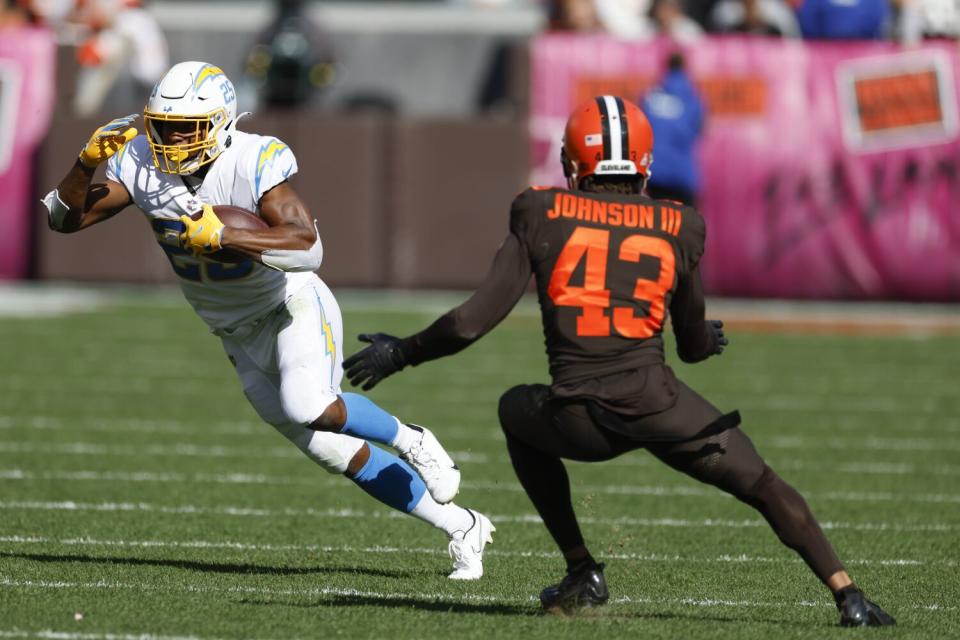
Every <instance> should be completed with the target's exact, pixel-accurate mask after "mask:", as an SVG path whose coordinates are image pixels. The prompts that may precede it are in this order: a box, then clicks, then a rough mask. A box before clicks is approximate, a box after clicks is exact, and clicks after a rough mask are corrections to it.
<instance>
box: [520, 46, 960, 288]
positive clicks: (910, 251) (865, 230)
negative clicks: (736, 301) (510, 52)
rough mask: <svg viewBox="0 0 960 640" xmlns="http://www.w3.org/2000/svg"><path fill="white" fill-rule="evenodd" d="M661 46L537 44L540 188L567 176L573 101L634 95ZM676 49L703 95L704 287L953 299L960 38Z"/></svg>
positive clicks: (957, 259)
mask: <svg viewBox="0 0 960 640" xmlns="http://www.w3.org/2000/svg"><path fill="white" fill-rule="evenodd" d="M670 51H671V45H669V44H668V43H666V42H648V43H632V42H625V41H621V40H614V39H610V38H606V37H603V36H586V37H584V36H573V35H560V34H558V35H547V36H543V37H541V38H539V39H538V40H537V41H536V42H535V43H534V46H533V53H532V66H533V69H532V73H533V96H532V120H531V135H532V144H533V158H534V169H533V176H532V179H533V182H534V184H563V178H562V175H561V172H560V163H559V157H560V146H559V145H560V140H561V137H562V135H563V123H564V120H565V118H566V116H567V115H568V113H569V112H570V110H571V108H572V107H573V106H574V105H575V104H577V103H578V102H579V101H581V100H583V99H587V98H589V97H591V96H593V95H598V94H601V93H617V94H620V95H623V96H624V97H627V98H630V99H632V100H634V101H639V99H640V96H641V95H642V94H643V92H644V91H645V89H646V88H647V87H649V86H651V85H652V84H654V83H655V82H656V81H657V80H658V79H659V77H660V75H661V73H662V70H663V69H664V67H665V60H666V57H667V55H668V54H669V52H670ZM684 54H685V57H686V61H687V69H688V71H689V73H690V75H691V77H692V78H693V80H694V81H695V83H696V84H697V86H698V87H699V89H700V92H701V94H702V96H703V98H704V102H705V103H706V105H707V126H706V131H705V133H704V136H703V139H702V142H701V145H700V149H699V157H700V163H701V167H702V169H703V176H704V180H703V193H702V194H701V198H700V207H701V209H702V211H703V213H704V216H705V218H706V220H707V229H708V233H707V252H706V255H705V258H704V264H703V272H704V279H705V282H706V285H707V287H708V290H709V291H710V292H711V293H713V294H720V295H738V296H778V297H801V298H861V299H865V298H897V299H913V300H939V301H956V300H960V215H958V214H957V212H956V208H957V206H958V203H960V139H958V118H957V110H958V109H957V105H958V93H957V87H958V86H960V78H958V73H960V70H958V64H957V55H956V45H951V44H948V43H928V44H925V45H923V46H922V47H921V48H918V49H910V50H904V49H900V48H898V47H897V46H895V45H893V44H890V43H882V42H869V43H868V42H859V43H846V44H830V43H804V42H796V41H781V40H773V39H765V38H738V37H730V38H728V37H723V38H714V39H708V40H705V41H701V42H698V43H697V44H696V45H693V46H690V47H689V48H687V49H686V50H685V51H684ZM654 134H656V132H654ZM656 170H657V164H656V158H654V163H653V171H654V173H656Z"/></svg>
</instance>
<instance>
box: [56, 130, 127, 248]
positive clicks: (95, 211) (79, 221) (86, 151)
mask: <svg viewBox="0 0 960 640" xmlns="http://www.w3.org/2000/svg"><path fill="white" fill-rule="evenodd" d="M136 118H137V116H136V114H133V115H129V116H126V117H124V118H117V119H116V120H113V121H111V122H109V123H107V124H106V125H104V126H102V127H100V128H99V129H97V130H96V131H95V132H94V133H93V135H92V136H91V137H90V140H89V141H88V142H87V144H86V145H85V146H84V148H83V149H82V150H81V151H80V156H79V157H78V158H77V160H76V162H74V163H73V167H71V168H70V171H69V172H67V175H66V176H64V178H63V180H61V181H60V184H58V185H57V188H56V189H54V190H53V191H51V192H50V193H48V194H47V195H46V196H45V197H44V198H43V204H44V205H46V207H47V212H48V218H47V224H48V225H49V226H50V228H51V229H53V230H54V231H59V232H61V233H73V232H75V231H80V230H81V229H86V228H87V227H89V226H91V225H94V224H97V223H98V222H103V221H104V220H106V219H107V218H110V217H112V216H114V215H116V214H117V213H119V212H120V211H121V210H123V209H124V208H125V207H126V206H127V205H129V204H130V203H131V198H130V194H129V193H127V190H126V188H124V186H123V185H122V184H120V183H119V182H116V181H114V180H106V181H105V182H99V183H93V176H94V174H95V173H96V171H97V167H98V166H100V164H102V163H103V162H105V161H106V160H108V159H109V158H110V156H112V155H113V154H114V153H116V152H117V151H119V150H120V148H121V147H123V145H125V144H126V143H127V142H129V141H130V140H132V139H133V138H134V137H135V136H136V135H137V130H136V129H135V128H134V127H132V126H131V124H132V123H133V121H134V120H135V119H136Z"/></svg>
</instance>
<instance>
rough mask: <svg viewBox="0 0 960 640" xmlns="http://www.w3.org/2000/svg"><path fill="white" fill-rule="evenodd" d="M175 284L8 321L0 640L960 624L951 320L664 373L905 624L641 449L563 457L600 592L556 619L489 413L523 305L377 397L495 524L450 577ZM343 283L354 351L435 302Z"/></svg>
mask: <svg viewBox="0 0 960 640" xmlns="http://www.w3.org/2000/svg"><path fill="white" fill-rule="evenodd" d="M172 295H173V294H171V297H167V296H159V297H143V296H139V297H137V296H133V297H127V298H123V299H121V300H120V301H119V302H116V303H114V304H111V305H110V306H107V307H106V308H103V309H101V310H97V311H92V312H85V313H77V314H74V315H66V316H53V317H22V318H10V317H8V318H0V353H2V358H0V380H2V384H0V639H2V638H21V637H23V638H58V639H62V640H70V639H81V640H99V639H104V640H109V639H114V640H119V639H123V638H147V637H168V638H169V637H177V638H182V637H196V638H239V637H243V638H332V637H343V638H363V637H378V638H384V637H391V638H424V637H445V638H461V637H463V638H465V637H472V638H497V637H509V638H514V637H530V638H534V637H538V638H539V637H542V638H548V637H549V638H586V637H595V638H604V639H605V640H606V639H607V638H683V637H704V638H705V637H709V638H725V637H730V638H763V639H770V638H824V637H852V636H856V637H862V636H863V635H864V634H868V635H871V637H873V636H876V637H885V638H886V637H897V638H948V637H958V636H960V609H958V603H957V600H958V598H960V580H958V578H957V576H958V562H960V547H958V541H960V489H958V481H960V463H958V460H960V456H958V453H960V399H958V394H957V376H958V373H960V368H958V352H960V349H958V343H957V339H956V337H941V338H933V337H931V338H918V337H914V338H903V337H872V338H857V337H840V336H809V335H775V334H745V333H741V332H738V331H736V330H735V329H733V330H731V331H730V332H729V334H730V338H731V342H732V344H731V346H730V348H729V349H728V351H727V352H726V353H725V354H724V355H723V356H722V357H721V358H716V359H713V360H711V361H709V362H707V363H704V364H701V365H697V366H695V367H687V366H681V365H679V364H676V366H675V368H676V370H677V372H678V374H679V375H680V376H681V377H682V378H684V379H685V380H686V381H687V382H688V383H689V384H691V385H692V386H693V387H694V388H697V389H698V390H700V391H701V392H702V393H703V394H704V395H706V396H707V397H708V398H710V399H712V400H713V401H714V402H715V403H716V404H717V405H719V406H720V407H721V408H723V409H725V410H729V409H733V408H739V409H740V410H741V412H742V413H743V415H744V417H745V423H744V429H745V430H746V432H747V433H748V434H750V435H751V437H753V439H754V441H755V442H756V443H757V446H758V448H759V449H760V451H761V453H762V454H764V455H765V456H766V457H767V459H768V461H769V462H770V464H771V465H772V466H774V467H775V468H776V469H778V470H779V471H780V473H781V475H783V476H784V477H785V478H786V479H787V480H788V481H790V482H791V483H793V484H794V485H795V486H796V487H797V488H798V489H800V490H801V492H803V493H804V494H805V495H806V497H807V498H808V500H809V502H810V503H811V506H812V507H813V510H814V512H815V513H816V514H817V515H818V517H819V518H820V520H821V522H822V523H823V524H824V527H825V528H826V529H827V530H828V531H827V533H828V535H829V536H830V538H831V539H832V540H833V542H834V544H835V545H836V546H837V548H838V550H839V552H840V555H841V557H842V558H844V559H845V560H846V561H847V563H848V568H849V570H850V572H851V574H852V575H853V576H854V578H855V579H856V580H857V581H858V583H860V584H861V585H862V586H863V587H864V588H865V589H866V590H867V592H868V594H869V595H870V596H871V597H873V598H874V599H875V600H877V601H878V602H880V603H881V604H882V605H884V606H885V608H887V610H888V611H890V612H891V613H892V614H894V615H895V616H896V617H897V618H898V621H899V623H900V624H899V626H898V627H896V628H893V629H882V630H869V631H859V630H844V629H837V628H835V627H833V625H835V624H836V619H837V616H836V612H835V609H834V608H833V603H832V600H831V599H830V597H829V594H828V593H827V592H826V590H825V589H823V588H822V587H821V586H820V584H819V583H818V582H817V580H816V579H815V578H814V577H813V575H812V574H811V573H810V572H809V571H808V570H807V568H806V567H805V566H804V565H803V564H802V563H801V562H800V561H799V559H798V558H796V557H795V556H794V555H793V554H792V553H791V552H790V551H788V550H786V549H784V548H782V547H781V546H780V544H779V543H778V541H777V540H776V538H775V536H774V535H773V534H772V532H771V531H770V530H769V529H768V528H767V527H766V525H765V524H764V523H763V522H762V521H761V520H760V519H759V517H758V516H757V515H756V514H755V513H754V512H753V511H752V510H750V509H749V508H747V507H745V506H743V505H741V504H740V503H737V502H735V501H734V500H732V499H730V498H727V497H726V496H723V495H721V494H720V493H718V492H716V491H714V490H712V489H710V488H709V487H706V486H703V485H700V484H698V483H696V482H694V481H691V480H689V479H687V478H685V477H682V476H680V475H679V474H677V473H675V472H673V471H671V470H670V469H667V468H666V467H663V466H660V465H659V463H658V462H657V461H656V460H655V459H653V458H652V457H651V456H649V455H647V454H645V453H644V452H635V453H632V454H628V455H626V456H624V457H622V458H619V459H617V460H615V461H613V462H611V463H607V464H604V465H583V464H571V465H569V468H570V470H571V477H572V480H573V483H574V493H575V500H576V503H577V507H578V511H579V513H580V515H581V518H582V521H583V528H584V530H585V535H586V536H587V539H588V542H589V543H591V544H592V547H593V549H594V550H595V552H599V554H600V555H602V557H603V559H604V561H605V562H606V563H607V579H608V582H609V585H610V589H611V593H612V597H611V604H610V605H609V606H607V607H605V608H603V609H601V610H598V611H596V612H592V613H589V614H586V615H582V616H578V617H575V618H560V617H555V616H541V615H539V614H538V602H537V601H536V595H537V593H538V592H539V590H540V589H541V588H542V587H543V586H544V585H546V584H547V583H549V582H552V581H554V580H555V579H557V578H559V577H560V575H561V574H562V571H563V563H562V561H561V559H560V558H559V556H558V554H557V553H556V552H555V549H554V547H553V544H552V541H551V540H550V539H549V537H548V536H547V533H546V531H545V530H544V529H543V527H542V525H541V524H540V523H539V522H537V521H536V519H535V517H534V514H533V508H532V506H531V505H530V503H529V501H528V500H527V498H526V496H525V495H524V494H523V492H522V491H521V489H520V487H519V485H518V484H517V482H516V479H515V477H514V475H513V471H512V469H511V467H510V464H509V462H508V460H507V457H506V451H505V448H504V444H503V438H502V436H501V433H500V430H499V427H498V425H497V420H496V403H497V398H498V397H499V395H500V393H502V391H504V390H505V389H507V388H508V387H510V386H512V385H514V384H517V383H521V382H534V381H546V361H545V356H544V354H543V346H542V337H541V334H540V328H539V320H538V317H537V316H536V314H535V313H532V312H531V308H530V306H529V305H528V306H526V307H525V308H524V309H521V310H520V312H519V313H517V314H515V315H514V316H511V317H510V318H509V319H508V320H507V321H506V322H505V323H504V324H503V325H502V326H501V327H499V328H498V329H497V330H496V331H495V332H494V333H493V334H491V335H490V336H489V337H487V338H486V339H484V340H482V341H481V342H479V343H477V344H476V345H474V346H473V347H471V348H470V349H469V350H467V351H466V352H464V353H462V354H460V355H459V356H457V357H453V358H448V359H446V360H441V361H437V362H434V363H428V364H426V365H423V366H421V367H418V368H416V369H413V370H409V371H406V372H404V373H403V374H401V375H399V376H396V377H395V378H392V379H390V380H388V381H386V382H384V383H383V384H381V386H380V387H378V388H377V389H376V390H375V391H374V392H373V394H372V397H373V398H374V399H375V400H376V401H377V402H379V403H380V404H382V405H383V406H384V407H385V408H387V409H388V410H391V411H393V412H394V413H396V414H397V415H398V416H400V417H402V418H405V419H407V420H411V421H416V422H421V423H423V424H426V425H429V426H431V427H432V428H434V430H435V432H436V433H437V435H438V436H439V437H440V438H441V439H442V441H443V442H444V443H445V445H446V446H447V448H448V449H449V450H450V451H451V452H452V453H453V455H454V457H455V458H456V459H457V460H458V461H459V462H460V463H461V465H460V466H461V468H462V469H463V478H464V483H463V488H462V492H461V494H460V496H459V498H458V502H459V503H460V504H463V505H467V506H471V507H475V508H477V509H480V510H482V511H484V512H486V513H488V514H490V515H491V517H492V519H493V521H494V522H495V524H496V525H497V528H498V531H497V534H496V537H495V544H494V545H493V546H492V547H488V553H487V556H486V562H485V566H486V572H487V573H486V575H485V576H484V578H483V579H482V580H481V581H479V582H476V583H467V584H463V583H453V582H452V581H449V580H447V579H446V577H445V575H446V573H447V572H448V570H449V560H448V558H447V556H446V544H445V540H444V537H443V535H442V534H441V533H439V532H437V531H436V530H433V529H431V528H429V527H428V526H426V525H424V524H422V523H420V522H418V521H414V520H412V519H410V518H407V517H393V514H391V513H389V512H388V510H387V509H386V508H384V507H382V506H381V505H379V504H378V503H376V502H375V501H373V500H372V499H371V498H369V497H367V496H366V495H365V494H363V493H361V492H360V491H359V490H357V489H356V488H355V487H354V486H353V485H352V484H351V483H349V482H348V481H346V480H345V479H343V478H342V477H337V476H332V475H329V474H327V473H325V472H323V471H322V470H321V469H319V468H318V467H316V466H314V465H313V464H312V463H310V462H309V461H308V460H307V459H306V458H304V457H302V456H301V454H300V453H299V452H298V451H296V449H294V447H293V446H292V445H290V444H288V443H287V442H286V441H285V440H284V439H283V438H281V437H280V436H279V435H278V434H276V433H275V432H274V431H273V430H272V429H271V428H270V427H269V426H266V425H263V424H261V423H259V422H258V420H257V419H256V416H255V414H254V412H253V410H252V409H251V408H250V407H249V406H248V405H247V404H246V401H245V399H244V398H243V395H242V393H241V391H240V388H239V385H238V383H237V381H236V380H235V378H234V376H233V372H232V369H231V367H230V365H229V363H228V362H227V360H226V358H225V357H224V356H223V354H222V351H221V349H220V346H219V342H218V340H217V339H216V338H214V337H212V336H210V335H209V334H208V333H207V332H206V330H205V328H204V327H203V326H202V324H201V322H200V321H199V320H198V319H197V318H196V317H195V316H194V315H193V314H192V312H191V311H190V310H189V308H188V307H187V305H186V303H181V302H179V301H178V300H176V299H175V298H173V297H172ZM341 302H342V304H343V306H344V316H345V324H346V328H347V335H348V341H347V345H346V350H347V352H348V353H350V352H352V351H354V350H355V348H356V347H357V343H356V342H355V341H354V340H353V337H354V336H355V335H356V334H357V333H358V332H361V331H370V330H382V331H389V332H394V333H400V334H404V333H406V332H410V331H413V330H415V329H418V328H420V327H422V326H424V325H425V323H426V322H427V321H429V320H431V319H432V318H433V317H434V315H435V313H434V312H435V311H436V310H437V306H436V304H430V305H428V304H426V303H425V304H423V305H418V304H417V303H418V299H416V298H414V299H412V300H410V301H409V307H408V310H407V311H406V312H404V311H402V310H394V311H391V312H382V311H377V310H376V308H377V300H376V298H375V297H374V298H373V299H370V296H369V295H368V296H366V297H365V298H364V299H363V300H362V304H360V303H359V302H356V301H355V302H354V303H351V298H350V297H349V296H345V297H344V298H343V299H342V301H341ZM0 304H2V301H0ZM417 308H419V309H420V310H419V311H417ZM670 349H671V350H670V351H669V356H668V357H670V358H671V361H674V362H675V361H676V359H675V358H673V352H672V347H670ZM81 616H82V617H81Z"/></svg>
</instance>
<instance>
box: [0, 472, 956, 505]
mask: <svg viewBox="0 0 960 640" xmlns="http://www.w3.org/2000/svg"><path fill="white" fill-rule="evenodd" d="M0 480H20V481H34V480H65V481H69V482H86V481H93V482H144V483H167V482H172V483H190V484H195V483H209V484H226V485H234V484H240V485H251V484H252V485H266V486H307V487H310V486H312V487H316V486H336V485H338V484H341V483H342V480H341V479H340V478H338V477H328V476H317V477H307V476H271V475H265V474H261V473H250V472H243V471H236V472H228V473H218V474H208V473H195V474H185V473H155V472H150V471H136V472H128V471H92V470H90V471H40V472H35V471H29V470H26V469H0ZM461 487H462V488H463V489H473V490H477V491H497V492H508V493H523V492H524V489H523V487H522V486H520V485H519V484H517V483H515V482H479V481H477V482H470V481H466V482H463V483H462V484H461ZM573 489H574V491H575V492H576V493H578V494H583V493H600V494H604V495H628V496H651V497H665V498H676V497H690V498H729V497H730V496H729V495H727V494H726V493H723V492H722V491H719V490H717V489H713V488H710V487H684V486H670V485H648V486H644V485H610V484H601V485H591V484H575V485H573ZM803 495H804V496H805V497H806V498H807V499H817V500H832V501H841V502H865V501H866V502H926V503H934V504H942V503H947V504H960V495H958V494H943V493H933V494H928V493H894V492H880V491H830V492H823V493H818V492H815V491H804V492H803Z"/></svg>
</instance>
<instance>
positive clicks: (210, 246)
mask: <svg viewBox="0 0 960 640" xmlns="http://www.w3.org/2000/svg"><path fill="white" fill-rule="evenodd" d="M180 221H181V222H183V226H184V230H183V233H181V234H180V246H181V247H183V248H184V249H187V250H189V251H192V252H193V254H194V255H200V254H201V253H213V252H214V251H219V250H220V249H221V246H220V236H222V235H223V226H224V225H223V223H222V222H220V218H218V217H217V214H216V213H214V212H213V207H212V206H210V205H209V204H205V205H203V215H202V216H200V218H199V219H197V220H194V219H193V218H191V217H190V216H180Z"/></svg>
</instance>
